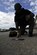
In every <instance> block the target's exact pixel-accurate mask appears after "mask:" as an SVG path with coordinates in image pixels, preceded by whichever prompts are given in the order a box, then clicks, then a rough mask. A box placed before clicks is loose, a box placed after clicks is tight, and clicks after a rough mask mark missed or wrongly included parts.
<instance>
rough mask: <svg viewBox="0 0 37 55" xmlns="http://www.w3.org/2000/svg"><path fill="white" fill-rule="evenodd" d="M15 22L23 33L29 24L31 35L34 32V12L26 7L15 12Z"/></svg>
mask: <svg viewBox="0 0 37 55" xmlns="http://www.w3.org/2000/svg"><path fill="white" fill-rule="evenodd" d="M14 21H15V23H16V28H17V29H18V26H20V33H21V34H23V33H24V31H25V27H26V26H27V25H29V35H32V34H33V27H34V14H33V13H32V12H31V11H29V10H27V9H24V8H21V9H20V10H18V11H16V12H15V20H14Z"/></svg>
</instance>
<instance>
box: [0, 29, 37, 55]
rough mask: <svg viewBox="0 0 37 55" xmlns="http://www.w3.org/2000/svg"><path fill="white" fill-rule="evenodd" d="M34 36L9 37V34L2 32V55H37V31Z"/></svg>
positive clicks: (0, 38) (0, 33)
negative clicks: (18, 38)
mask: <svg viewBox="0 0 37 55" xmlns="http://www.w3.org/2000/svg"><path fill="white" fill-rule="evenodd" d="M33 34H34V36H33V37H28V34H25V35H23V36H21V37H20V39H21V38H22V40H16V39H17V37H9V32H0V55H37V29H34V31H33Z"/></svg>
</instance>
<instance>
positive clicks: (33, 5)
mask: <svg viewBox="0 0 37 55" xmlns="http://www.w3.org/2000/svg"><path fill="white" fill-rule="evenodd" d="M15 3H20V4H21V5H22V7H23V8H26V9H29V10H30V11H32V12H33V13H34V14H37V0H0V28H2V29H8V28H10V27H15V22H14V16H15V10H14V5H15Z"/></svg>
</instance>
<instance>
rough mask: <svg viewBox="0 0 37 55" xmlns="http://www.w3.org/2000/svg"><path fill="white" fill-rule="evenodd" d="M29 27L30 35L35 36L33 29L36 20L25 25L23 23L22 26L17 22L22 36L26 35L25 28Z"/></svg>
mask: <svg viewBox="0 0 37 55" xmlns="http://www.w3.org/2000/svg"><path fill="white" fill-rule="evenodd" d="M27 25H29V35H32V34H33V28H34V19H32V20H29V21H26V22H24V23H23V22H22V24H20V23H19V22H16V28H17V30H18V32H19V34H20V35H21V34H24V32H25V28H26V26H27ZM19 27H20V28H19Z"/></svg>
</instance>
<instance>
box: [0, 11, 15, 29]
mask: <svg viewBox="0 0 37 55" xmlns="http://www.w3.org/2000/svg"><path fill="white" fill-rule="evenodd" d="M0 20H1V21H0V28H1V27H2V28H10V27H11V26H12V27H15V23H14V12H12V13H5V12H1V11H0Z"/></svg>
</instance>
